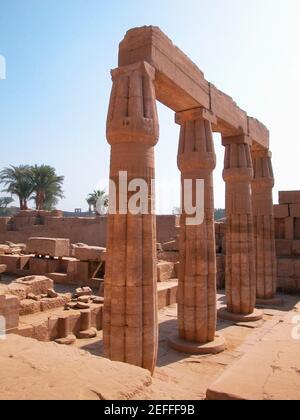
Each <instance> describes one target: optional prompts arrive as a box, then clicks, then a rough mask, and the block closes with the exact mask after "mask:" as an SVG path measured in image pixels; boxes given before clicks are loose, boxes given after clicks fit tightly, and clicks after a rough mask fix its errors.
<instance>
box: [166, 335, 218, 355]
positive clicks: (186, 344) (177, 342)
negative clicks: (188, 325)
mask: <svg viewBox="0 0 300 420" xmlns="http://www.w3.org/2000/svg"><path fill="white" fill-rule="evenodd" d="M168 345H169V347H171V349H173V350H176V351H178V352H179V353H187V354H194V355H197V354H200V355H201V354H218V353H221V352H222V351H224V350H225V349H226V343H225V339H224V338H223V337H222V336H221V335H219V334H216V336H215V340H214V341H212V342H210V343H202V344H201V343H196V342H193V341H187V340H183V339H182V338H180V337H178V336H177V335H176V336H173V337H171V338H169V340H168Z"/></svg>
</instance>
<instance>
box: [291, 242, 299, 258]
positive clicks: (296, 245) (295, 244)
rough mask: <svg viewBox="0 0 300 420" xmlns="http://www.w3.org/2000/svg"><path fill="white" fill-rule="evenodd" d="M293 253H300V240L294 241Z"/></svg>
mask: <svg viewBox="0 0 300 420" xmlns="http://www.w3.org/2000/svg"><path fill="white" fill-rule="evenodd" d="M292 253H293V255H300V240H296V241H293V242H292Z"/></svg>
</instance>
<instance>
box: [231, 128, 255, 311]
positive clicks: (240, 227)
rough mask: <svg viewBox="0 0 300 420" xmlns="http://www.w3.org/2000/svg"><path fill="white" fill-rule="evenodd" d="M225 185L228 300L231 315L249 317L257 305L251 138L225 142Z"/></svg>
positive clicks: (241, 137)
mask: <svg viewBox="0 0 300 420" xmlns="http://www.w3.org/2000/svg"><path fill="white" fill-rule="evenodd" d="M223 145H224V146H225V165H224V172H223V178H224V180H225V182H226V229H227V231H226V298H227V308H228V311H229V312H232V313H235V314H243V315H249V314H251V313H252V312H253V310H254V307H255V301H256V274H255V257H254V237H253V210H252V200H251V182H252V180H253V166H252V160H251V154H250V147H249V138H247V136H244V135H240V136H235V137H229V138H224V137H223Z"/></svg>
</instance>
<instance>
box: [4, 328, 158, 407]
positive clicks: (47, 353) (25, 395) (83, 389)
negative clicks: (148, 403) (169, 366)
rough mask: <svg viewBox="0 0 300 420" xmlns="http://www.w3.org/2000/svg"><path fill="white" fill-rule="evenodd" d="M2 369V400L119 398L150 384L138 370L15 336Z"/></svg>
mask: <svg viewBox="0 0 300 420" xmlns="http://www.w3.org/2000/svg"><path fill="white" fill-rule="evenodd" d="M0 365H1V376H0V398H1V399H3V400H5V399H13V400H15V399H16V400H45V399H48V400H85V399H88V400H99V399H105V400H118V399H126V398H129V397H130V396H132V397H134V395H136V393H137V392H138V391H139V390H140V389H141V388H143V387H148V386H149V385H150V384H151V377H150V375H149V373H147V371H145V370H143V369H140V368H138V367H135V366H129V365H126V364H123V363H116V362H114V363H113V362H110V361H109V360H107V359H104V358H99V357H95V356H91V355H90V354H88V353H86V352H84V351H82V350H78V349H76V348H73V347H72V348H67V347H60V346H57V345H55V344H54V343H39V342H38V341H35V340H32V339H29V338H23V337H18V336H15V335H10V336H9V337H8V338H7V340H6V344H5V346H2V345H1V346H0ZM79 366H80V368H79ZM54 367H55V369H54ZM99 378H100V379H99ZM20 383H22V387H21V388H20Z"/></svg>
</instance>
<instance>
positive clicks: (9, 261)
mask: <svg viewBox="0 0 300 420" xmlns="http://www.w3.org/2000/svg"><path fill="white" fill-rule="evenodd" d="M0 264H5V265H6V266H7V270H6V271H7V272H8V273H15V271H16V270H17V269H19V267H20V256H19V255H0Z"/></svg>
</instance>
